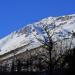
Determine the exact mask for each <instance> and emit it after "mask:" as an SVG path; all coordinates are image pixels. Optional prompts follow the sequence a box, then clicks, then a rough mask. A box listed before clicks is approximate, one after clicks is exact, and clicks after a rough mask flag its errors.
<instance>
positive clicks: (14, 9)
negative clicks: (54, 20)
mask: <svg viewBox="0 0 75 75" xmlns="http://www.w3.org/2000/svg"><path fill="white" fill-rule="evenodd" d="M74 13H75V0H0V38H2V37H4V36H6V35H8V34H10V33H11V32H13V31H15V30H18V29H20V28H22V27H23V26H24V25H27V24H30V23H33V22H36V21H38V20H40V19H43V18H46V17H49V16H62V15H69V14H74Z"/></svg>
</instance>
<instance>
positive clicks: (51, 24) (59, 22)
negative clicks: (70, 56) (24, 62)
mask: <svg viewBox="0 0 75 75" xmlns="http://www.w3.org/2000/svg"><path fill="white" fill-rule="evenodd" d="M44 26H48V28H49V29H50V34H52V33H53V32H54V35H53V36H52V39H53V41H57V40H62V39H64V38H72V33H73V32H75V14H72V15H66V16H59V17H48V18H44V19H42V20H40V21H38V22H35V23H33V24H28V25H25V27H23V28H22V29H20V30H18V31H14V32H12V33H11V34H9V35H7V36H6V37H4V38H2V39H0V55H3V54H4V53H7V52H9V51H11V50H14V49H16V48H19V47H21V46H24V45H25V46H27V48H28V49H31V48H35V47H38V46H40V45H42V44H41V42H40V41H38V40H37V39H36V37H37V38H40V39H44V38H43V36H46V33H45V31H44V29H43V27H44ZM72 43H73V46H72V47H74V45H75V39H73V41H72Z"/></svg>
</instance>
